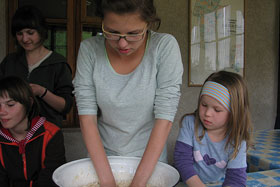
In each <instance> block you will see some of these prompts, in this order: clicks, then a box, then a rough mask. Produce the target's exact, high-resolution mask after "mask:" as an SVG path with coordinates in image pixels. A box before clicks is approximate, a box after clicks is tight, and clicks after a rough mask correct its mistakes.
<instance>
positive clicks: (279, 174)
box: [176, 169, 280, 187]
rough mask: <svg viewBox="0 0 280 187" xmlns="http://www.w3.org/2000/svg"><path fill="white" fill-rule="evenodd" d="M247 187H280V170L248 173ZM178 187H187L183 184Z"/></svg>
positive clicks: (211, 185) (215, 185)
mask: <svg viewBox="0 0 280 187" xmlns="http://www.w3.org/2000/svg"><path fill="white" fill-rule="evenodd" d="M207 186H208V187H221V186H222V182H218V183H215V184H210V185H207ZM246 186H247V187H280V169H274V170H269V171H259V172H253V173H247V185H246ZM176 187H186V185H185V184H184V183H182V182H180V183H179V184H177V185H176Z"/></svg>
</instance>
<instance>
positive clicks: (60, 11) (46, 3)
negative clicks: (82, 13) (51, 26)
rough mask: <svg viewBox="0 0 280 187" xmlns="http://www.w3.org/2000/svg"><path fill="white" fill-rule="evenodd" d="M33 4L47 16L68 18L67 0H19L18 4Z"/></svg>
mask: <svg viewBox="0 0 280 187" xmlns="http://www.w3.org/2000/svg"><path fill="white" fill-rule="evenodd" d="M24 5H33V6H35V7H37V8H38V9H39V10H41V12H42V13H43V15H44V16H45V18H52V19H55V18H56V19H66V17H67V0H18V6H19V7H21V6H24Z"/></svg>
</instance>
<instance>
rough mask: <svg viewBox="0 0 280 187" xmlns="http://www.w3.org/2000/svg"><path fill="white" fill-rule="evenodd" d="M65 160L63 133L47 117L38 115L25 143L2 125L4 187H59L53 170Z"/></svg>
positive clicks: (0, 155)
mask: <svg viewBox="0 0 280 187" xmlns="http://www.w3.org/2000/svg"><path fill="white" fill-rule="evenodd" d="M65 162H66V161H65V148H64V139H63V134H62V132H61V130H60V128H58V127H57V126H56V125H54V124H52V123H50V122H48V121H46V120H45V118H43V117H36V118H34V119H33V120H32V124H31V130H30V131H28V134H27V135H26V138H25V139H24V140H22V141H21V142H18V141H17V140H15V139H14V138H13V136H12V135H11V134H10V132H9V131H8V130H7V129H4V128H3V127H2V126H0V184H1V187H10V186H12V187H36V186H40V187H43V186H46V187H51V186H56V185H55V184H54V182H53V181H52V174H53V171H54V170H55V169H56V168H57V167H59V166H60V165H62V164H64V163H65Z"/></svg>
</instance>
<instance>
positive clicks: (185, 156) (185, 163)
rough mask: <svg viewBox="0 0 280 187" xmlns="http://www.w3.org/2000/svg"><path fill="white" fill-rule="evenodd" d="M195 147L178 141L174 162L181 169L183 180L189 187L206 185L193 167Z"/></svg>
mask: <svg viewBox="0 0 280 187" xmlns="http://www.w3.org/2000/svg"><path fill="white" fill-rule="evenodd" d="M193 163H194V158H193V147H192V146H190V145H188V144H185V143H183V142H180V141H176V144H175V152H174V164H175V167H176V168H177V170H178V171H179V173H180V175H181V178H182V180H183V181H184V182H185V183H186V184H187V185H188V186H189V187H204V186H205V185H204V184H203V182H202V181H201V180H200V178H199V177H198V175H197V172H196V171H195V169H194V167H193Z"/></svg>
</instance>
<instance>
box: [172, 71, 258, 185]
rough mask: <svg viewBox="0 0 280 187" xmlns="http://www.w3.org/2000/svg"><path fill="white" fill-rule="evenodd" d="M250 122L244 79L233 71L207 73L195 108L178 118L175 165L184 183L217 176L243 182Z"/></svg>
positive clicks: (202, 182) (212, 179)
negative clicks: (207, 75)
mask: <svg viewBox="0 0 280 187" xmlns="http://www.w3.org/2000/svg"><path fill="white" fill-rule="evenodd" d="M251 131H252V124H251V118H250V111H249V99H248V92H247V87H246V84H245V81H244V80H243V78H242V77H241V76H240V75H238V74H235V73H231V72H226V71H219V72H216V73H213V74H211V75H210V76H209V77H208V78H207V79H206V81H205V82H204V85H203V87H202V90H201V92H200V97H199V100H198V110H196V111H195V112H194V113H193V114H186V115H184V116H183V118H182V127H181V129H180V132H179V135H178V138H177V141H176V145H175V152H174V162H175V167H176V168H177V169H178V171H179V173H180V175H181V178H182V180H183V182H185V183H186V184H187V185H188V186H190V187H192V186H195V187H199V186H205V184H207V183H212V182H216V181H219V180H221V179H222V178H223V177H225V179H224V181H223V186H238V187H240V186H246V178H247V177H246V168H247V164H246V151H247V149H248V147H249V146H250V145H251V137H250V132H251Z"/></svg>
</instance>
